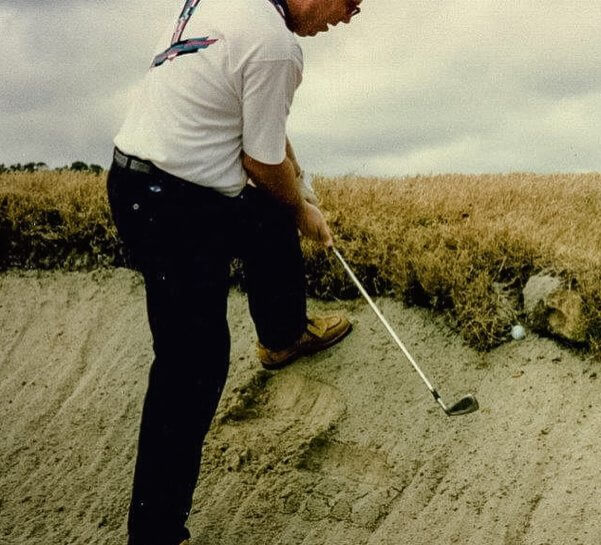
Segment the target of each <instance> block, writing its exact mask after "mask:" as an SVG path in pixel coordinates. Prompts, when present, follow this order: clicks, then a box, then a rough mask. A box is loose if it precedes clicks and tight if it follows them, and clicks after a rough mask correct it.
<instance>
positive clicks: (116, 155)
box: [113, 148, 156, 174]
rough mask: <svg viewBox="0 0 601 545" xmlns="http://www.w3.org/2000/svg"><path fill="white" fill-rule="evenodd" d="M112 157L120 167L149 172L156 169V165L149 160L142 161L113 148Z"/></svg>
mask: <svg viewBox="0 0 601 545" xmlns="http://www.w3.org/2000/svg"><path fill="white" fill-rule="evenodd" d="M113 159H114V161H115V163H117V164H118V165H119V166H120V167H121V168H127V169H129V170H134V171H136V172H144V173H145V174H150V173H151V172H152V171H154V170H155V169H156V167H155V166H154V165H153V164H152V163H151V162H150V161H142V160H141V159H138V158H136V157H131V156H130V155H125V153H123V152H121V151H119V150H118V149H117V148H115V151H114V152H113Z"/></svg>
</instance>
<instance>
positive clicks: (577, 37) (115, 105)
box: [0, 0, 601, 176]
mask: <svg viewBox="0 0 601 545" xmlns="http://www.w3.org/2000/svg"><path fill="white" fill-rule="evenodd" d="M249 1H251V0H249ZM253 1H256V0H253ZM180 3H181V0H128V1H127V2H125V1H124V0H120V1H117V0H106V1H97V2H90V1H89V0H54V1H53V2H48V1H41V0H18V1H16V0H10V1H9V0H0V47H1V50H2V53H3V62H2V69H1V73H2V78H1V83H0V108H1V110H2V118H1V122H0V163H5V164H12V163H15V162H21V163H24V162H28V161H44V162H46V163H48V164H49V165H50V166H60V165H63V164H67V163H71V162H72V161H75V160H83V161H86V162H88V163H99V164H101V165H104V166H107V165H108V162H109V157H110V153H111V149H112V137H113V136H114V134H115V133H116V132H117V130H118V128H119V126H120V124H121V122H122V120H123V117H124V115H125V112H126V109H127V104H128V100H129V97H130V96H131V94H132V90H133V89H134V88H135V85H136V83H137V82H138V81H139V80H140V79H141V78H142V76H143V75H144V72H145V70H146V68H147V67H148V63H149V59H150V58H151V57H152V52H153V50H154V45H155V42H156V39H157V37H158V36H159V34H160V32H161V31H162V30H163V28H164V26H165V25H172V21H171V16H172V14H173V12H174V7H175V10H176V11H177V6H179V4H180ZM600 30H601V2H599V0H569V1H568V0H506V1H503V2H499V1H498V0H421V1H419V0H365V1H364V2H363V11H362V13H361V14H360V15H359V16H358V17H357V18H356V19H354V20H353V22H352V24H351V25H349V26H344V25H340V26H338V27H336V28H335V29H333V30H331V31H330V32H329V33H328V34H326V35H324V34H320V35H318V36H317V37H315V38H306V39H302V40H301V45H302V47H303V50H304V53H305V75H304V81H303V83H302V85H301V87H300V88H299V91H298V93H297V95H296V98H295V102H294V105H293V109H292V113H291V116H290V120H289V126H288V133H289V136H290V139H291V140H292V142H293V144H294V146H295V148H296V151H297V155H298V156H299V159H300V160H301V163H302V164H303V166H304V167H305V168H306V169H307V170H309V171H312V172H319V173H323V174H328V175H337V174H347V173H355V174H361V175H370V174H373V175H379V176H402V175H407V174H416V173H421V174H428V173H437V172H470V173H474V172H507V171H516V170H520V171H536V172H555V171H564V172H566V171H569V172H574V171H590V170H595V171H599V170H601V31H600Z"/></svg>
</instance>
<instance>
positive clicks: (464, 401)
mask: <svg viewBox="0 0 601 545" xmlns="http://www.w3.org/2000/svg"><path fill="white" fill-rule="evenodd" d="M478 407H479V405H478V400H477V399H476V398H475V397H474V396H473V395H472V394H468V395H466V396H465V397H462V398H461V399H460V400H459V401H458V402H457V403H455V404H454V405H451V406H450V407H449V408H448V409H447V410H446V411H445V412H446V413H447V414H448V415H449V416H460V415H462V414H469V413H473V412H474V411H477V410H478Z"/></svg>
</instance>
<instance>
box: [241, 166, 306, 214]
mask: <svg viewBox="0 0 601 545" xmlns="http://www.w3.org/2000/svg"><path fill="white" fill-rule="evenodd" d="M242 166H243V167H244V170H246V172H247V174H248V175H249V176H250V178H251V179H252V181H253V182H254V183H255V184H256V185H257V187H259V188H260V189H263V190H264V191H267V192H268V193H270V194H271V195H272V196H273V197H274V198H275V199H276V200H278V201H279V202H281V203H282V204H283V205H284V206H287V207H288V208H290V210H291V212H292V213H293V214H294V215H295V216H298V214H300V213H301V211H302V209H303V198H302V197H301V194H300V193H299V190H298V184H297V183H296V175H295V172H294V166H293V164H292V161H291V160H290V159H289V158H288V157H286V159H284V161H283V162H282V163H280V164H279V165H267V164H265V163H261V162H259V161H255V160H254V159H253V158H252V157H249V156H248V155H244V156H243V158H242Z"/></svg>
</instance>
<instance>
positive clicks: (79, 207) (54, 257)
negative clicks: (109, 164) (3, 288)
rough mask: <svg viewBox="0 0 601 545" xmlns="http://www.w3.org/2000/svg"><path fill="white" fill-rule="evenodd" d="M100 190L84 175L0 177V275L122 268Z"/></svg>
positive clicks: (99, 182) (101, 179) (101, 182)
mask: <svg viewBox="0 0 601 545" xmlns="http://www.w3.org/2000/svg"><path fill="white" fill-rule="evenodd" d="M105 187H106V178H105V176H104V175H100V176H96V175H94V174H90V173H76V172H68V171H66V172H36V173H19V172H17V173H4V174H1V175H0V269H6V268H12V267H17V268H30V269H31V268H41V269H53V268H64V269H68V270H72V269H78V268H92V267H98V266H105V265H112V264H115V263H119V264H122V263H123V257H122V254H121V248H120V243H119V240H118V238H117V233H116V230H115V226H114V225H113V222H112V219H111V216H110V213H109V209H108V201H107V198H106V189H105Z"/></svg>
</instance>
